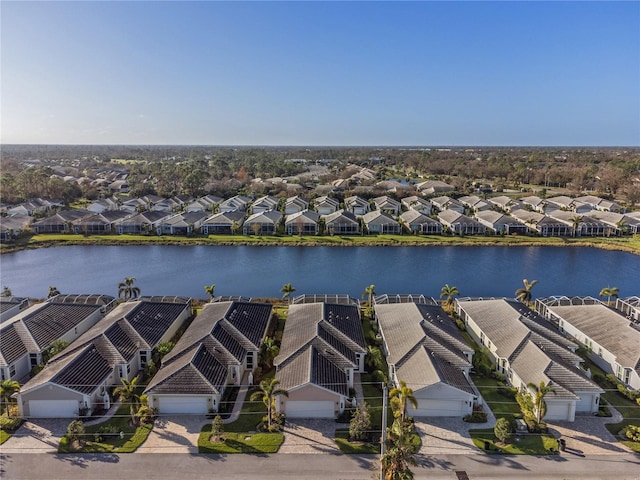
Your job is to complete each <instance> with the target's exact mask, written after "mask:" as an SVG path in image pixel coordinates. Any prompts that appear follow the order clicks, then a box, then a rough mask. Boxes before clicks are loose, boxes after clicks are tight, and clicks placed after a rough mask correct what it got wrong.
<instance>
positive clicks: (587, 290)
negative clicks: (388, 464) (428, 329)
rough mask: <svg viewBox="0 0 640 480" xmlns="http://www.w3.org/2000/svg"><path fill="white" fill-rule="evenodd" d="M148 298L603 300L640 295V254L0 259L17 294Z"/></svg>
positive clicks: (138, 249) (364, 252)
mask: <svg viewBox="0 0 640 480" xmlns="http://www.w3.org/2000/svg"><path fill="white" fill-rule="evenodd" d="M129 276H131V277H135V278H136V285H137V286H139V287H140V289H141V291H142V294H143V295H183V296H191V297H202V298H204V297H206V294H205V292H204V285H209V284H211V283H215V284H216V291H215V292H216V295H244V296H251V297H267V296H269V297H279V296H280V295H281V293H280V289H281V288H282V285H283V284H285V283H291V284H293V286H294V287H295V288H296V292H295V293H294V295H297V294H302V293H347V294H350V295H353V296H355V297H360V296H361V294H362V292H363V291H364V289H365V287H366V286H367V285H370V284H374V285H375V286H376V293H378V294H381V293H421V294H426V295H430V296H436V297H437V296H438V295H439V293H440V289H441V288H442V286H443V285H444V284H445V283H448V284H450V285H455V286H457V287H458V290H459V291H460V293H461V295H463V296H466V295H469V296H513V295H514V291H515V290H516V289H517V288H520V287H521V286H522V279H523V278H527V279H529V280H533V279H536V280H538V281H539V283H538V285H536V286H535V288H534V290H533V294H534V297H540V296H548V295H593V296H597V295H598V293H599V292H600V290H601V289H602V288H603V287H606V286H616V287H618V288H619V289H620V295H621V296H629V295H640V256H637V255H633V254H630V253H625V252H615V251H608V250H600V249H596V248H584V247H562V248H558V247H455V246H445V247H252V246H233V247H225V246H161V245H158V246H109V247H105V246H69V247H54V248H42V249H37V250H26V251H21V252H16V253H11V254H5V255H2V256H1V257H0V282H1V285H2V286H7V287H9V288H11V290H12V292H13V294H14V295H17V296H25V297H26V296H29V297H44V296H46V294H47V292H48V289H49V286H50V285H55V286H56V287H58V289H59V290H60V291H61V292H62V293H102V294H108V295H114V296H115V295H117V284H118V282H120V281H122V280H123V279H124V277H129Z"/></svg>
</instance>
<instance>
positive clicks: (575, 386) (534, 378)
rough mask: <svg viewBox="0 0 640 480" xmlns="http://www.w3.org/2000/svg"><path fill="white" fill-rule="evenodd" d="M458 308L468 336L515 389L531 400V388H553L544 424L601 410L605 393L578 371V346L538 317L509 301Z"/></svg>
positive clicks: (463, 302)
mask: <svg viewBox="0 0 640 480" xmlns="http://www.w3.org/2000/svg"><path fill="white" fill-rule="evenodd" d="M455 308H456V313H457V314H458V315H459V316H460V319H461V320H462V321H463V322H464V324H465V327H466V330H467V332H468V333H469V335H471V337H472V338H473V340H474V341H475V342H476V343H477V344H478V345H480V346H482V347H484V348H485V350H486V352H487V354H488V355H489V356H490V358H491V359H492V361H493V363H494V365H495V367H496V369H497V370H498V372H500V373H502V374H503V375H505V376H506V378H507V379H508V381H509V383H510V384H511V385H513V386H514V387H516V388H518V389H525V390H528V391H529V392H530V393H531V394H532V395H534V394H535V390H534V389H532V388H531V386H530V385H531V384H533V385H536V386H538V385H540V383H541V382H542V383H543V384H544V385H546V386H550V387H552V388H553V389H554V392H550V393H548V394H547V395H546V397H545V402H546V404H547V412H546V415H545V416H544V418H545V420H565V421H571V422H572V421H574V419H575V415H576V413H595V412H597V411H598V408H599V402H600V394H602V393H604V390H602V389H601V388H600V387H599V386H598V385H597V384H596V383H594V382H593V381H592V380H591V379H590V378H589V377H588V376H587V374H586V373H585V372H584V371H583V370H582V369H581V368H580V367H579V365H580V362H581V360H582V359H581V358H580V357H579V356H578V355H577V354H575V353H574V352H575V350H576V349H577V347H578V346H577V345H576V344H575V343H573V342H571V341H570V340H567V339H566V338H565V337H563V336H562V335H560V334H559V333H558V332H557V331H555V330H553V329H552V328H551V326H550V325H549V326H548V324H545V323H546V321H545V320H544V319H542V318H540V316H539V315H537V314H535V313H534V312H533V311H531V310H530V309H529V308H527V307H526V306H525V305H523V304H521V303H520V302H517V301H515V300H508V299H490V300H472V299H457V300H456V307H455Z"/></svg>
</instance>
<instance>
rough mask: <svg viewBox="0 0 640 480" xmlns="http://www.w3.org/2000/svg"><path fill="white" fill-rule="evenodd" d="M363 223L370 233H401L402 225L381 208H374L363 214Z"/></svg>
mask: <svg viewBox="0 0 640 480" xmlns="http://www.w3.org/2000/svg"><path fill="white" fill-rule="evenodd" d="M362 223H363V224H364V227H365V228H366V229H367V232H368V233H379V234H399V233H401V231H402V227H401V226H400V224H399V223H398V222H396V221H395V220H394V219H393V217H392V216H391V215H389V214H388V213H386V212H383V211H381V210H374V211H372V212H369V213H366V214H365V215H363V216H362Z"/></svg>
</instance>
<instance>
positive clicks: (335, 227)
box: [321, 210, 360, 235]
mask: <svg viewBox="0 0 640 480" xmlns="http://www.w3.org/2000/svg"><path fill="white" fill-rule="evenodd" d="M321 218H322V219H324V224H325V232H326V233H328V234H330V235H356V234H358V233H360V223H359V222H358V219H357V218H356V216H355V215H354V214H353V213H351V212H347V211H346V210H338V211H337V212H334V213H331V214H329V215H322V217H321Z"/></svg>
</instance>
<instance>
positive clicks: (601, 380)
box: [591, 372, 607, 385]
mask: <svg viewBox="0 0 640 480" xmlns="http://www.w3.org/2000/svg"><path fill="white" fill-rule="evenodd" d="M591 378H592V380H593V381H594V382H596V383H597V384H600V385H601V384H603V383H604V382H605V381H606V380H607V378H606V377H605V376H604V375H603V374H601V373H598V372H596V373H594V374H593V375H591Z"/></svg>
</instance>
